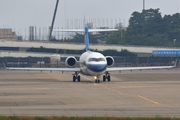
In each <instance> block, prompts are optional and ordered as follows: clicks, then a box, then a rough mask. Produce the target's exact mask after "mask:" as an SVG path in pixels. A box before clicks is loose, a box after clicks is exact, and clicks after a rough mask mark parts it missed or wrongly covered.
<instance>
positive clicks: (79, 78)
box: [73, 72, 81, 82]
mask: <svg viewBox="0 0 180 120" xmlns="http://www.w3.org/2000/svg"><path fill="white" fill-rule="evenodd" d="M78 74H79V73H78V72H75V74H73V82H76V80H77V81H78V82H80V81H81V77H80V76H79V75H78Z"/></svg>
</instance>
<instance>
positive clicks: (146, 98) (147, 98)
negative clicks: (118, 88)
mask: <svg viewBox="0 0 180 120" xmlns="http://www.w3.org/2000/svg"><path fill="white" fill-rule="evenodd" d="M138 97H140V98H142V99H144V100H146V101H149V102H152V103H154V104H159V103H158V102H155V101H153V100H150V99H148V98H145V97H143V96H141V95H138Z"/></svg>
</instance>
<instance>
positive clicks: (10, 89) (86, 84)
mask: <svg viewBox="0 0 180 120" xmlns="http://www.w3.org/2000/svg"><path fill="white" fill-rule="evenodd" d="M81 80H82V81H81V82H72V73H63V74H62V73H61V72H52V73H50V72H47V71H46V72H38V71H29V72H28V71H6V70H0V114H1V115H6V116H12V115H18V116H19V115H21V116H26V115H28V116H110V117H111V116H113V117H156V116H159V117H180V70H148V71H132V72H131V71H123V72H122V73H119V72H113V73H111V80H112V81H111V82H101V83H100V84H96V83H94V81H93V77H87V76H83V75H81Z"/></svg>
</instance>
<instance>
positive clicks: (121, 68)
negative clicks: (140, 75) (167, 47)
mask: <svg viewBox="0 0 180 120" xmlns="http://www.w3.org/2000/svg"><path fill="white" fill-rule="evenodd" d="M177 62H178V60H176V62H175V64H174V66H151V67H112V68H107V69H106V71H107V72H112V71H125V70H154V69H171V68H174V67H176V66H177Z"/></svg>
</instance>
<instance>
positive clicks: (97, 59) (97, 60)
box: [88, 58, 105, 62]
mask: <svg viewBox="0 0 180 120" xmlns="http://www.w3.org/2000/svg"><path fill="white" fill-rule="evenodd" d="M88 61H89V62H100V61H105V59H104V58H89V60H88Z"/></svg>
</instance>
